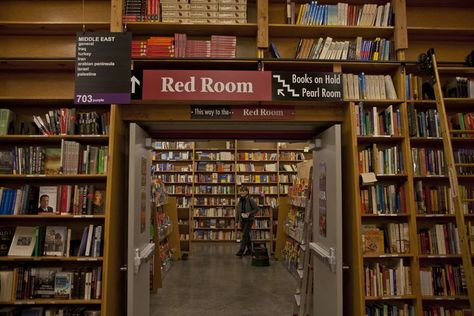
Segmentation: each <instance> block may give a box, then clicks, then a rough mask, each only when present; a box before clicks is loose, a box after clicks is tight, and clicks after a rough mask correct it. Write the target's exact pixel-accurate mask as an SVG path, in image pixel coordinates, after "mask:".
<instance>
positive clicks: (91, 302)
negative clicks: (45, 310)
mask: <svg viewBox="0 0 474 316" xmlns="http://www.w3.org/2000/svg"><path fill="white" fill-rule="evenodd" d="M101 303H102V300H76V299H64V300H61V299H34V300H16V301H12V302H0V305H35V304H37V305H99V304H101Z"/></svg>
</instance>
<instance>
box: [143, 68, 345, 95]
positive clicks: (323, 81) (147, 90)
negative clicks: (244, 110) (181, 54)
mask: <svg viewBox="0 0 474 316" xmlns="http://www.w3.org/2000/svg"><path fill="white" fill-rule="evenodd" d="M342 87H343V84H342V75H341V74H340V73H330V72H284V71H281V72H270V71H231V70H143V100H193V101H196V100H205V101H210V100H218V101H271V100H293V101H342V98H343V95H342Z"/></svg>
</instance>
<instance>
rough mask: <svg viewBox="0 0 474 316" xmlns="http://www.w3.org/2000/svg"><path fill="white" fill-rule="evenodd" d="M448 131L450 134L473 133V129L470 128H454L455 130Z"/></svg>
mask: <svg viewBox="0 0 474 316" xmlns="http://www.w3.org/2000/svg"><path fill="white" fill-rule="evenodd" d="M449 133H451V134H474V130H472V129H455V130H450V131H449Z"/></svg>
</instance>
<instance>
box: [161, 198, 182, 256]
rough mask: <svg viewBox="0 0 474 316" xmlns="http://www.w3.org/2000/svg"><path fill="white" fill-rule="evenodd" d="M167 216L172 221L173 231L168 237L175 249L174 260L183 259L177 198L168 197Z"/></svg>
mask: <svg viewBox="0 0 474 316" xmlns="http://www.w3.org/2000/svg"><path fill="white" fill-rule="evenodd" d="M164 211H165V214H166V215H168V216H169V218H170V219H171V222H172V225H173V228H172V229H173V230H172V232H171V235H170V236H169V237H168V243H169V245H170V248H171V249H174V250H175V251H174V253H173V260H179V259H181V243H180V241H179V225H178V208H177V207H176V197H174V196H170V197H168V203H166V205H164Z"/></svg>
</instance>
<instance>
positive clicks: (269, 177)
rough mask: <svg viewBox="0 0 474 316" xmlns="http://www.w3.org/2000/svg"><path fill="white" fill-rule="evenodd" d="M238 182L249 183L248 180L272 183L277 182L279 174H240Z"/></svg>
mask: <svg viewBox="0 0 474 316" xmlns="http://www.w3.org/2000/svg"><path fill="white" fill-rule="evenodd" d="M237 182H239V183H247V182H256V183H270V182H277V176H276V175H275V174H259V175H238V176H237Z"/></svg>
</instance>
